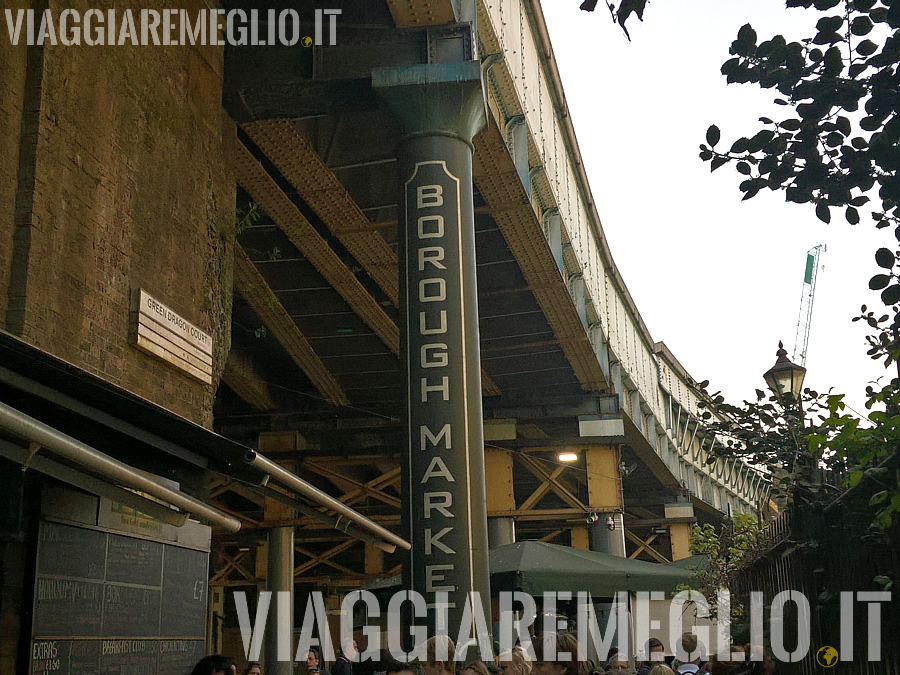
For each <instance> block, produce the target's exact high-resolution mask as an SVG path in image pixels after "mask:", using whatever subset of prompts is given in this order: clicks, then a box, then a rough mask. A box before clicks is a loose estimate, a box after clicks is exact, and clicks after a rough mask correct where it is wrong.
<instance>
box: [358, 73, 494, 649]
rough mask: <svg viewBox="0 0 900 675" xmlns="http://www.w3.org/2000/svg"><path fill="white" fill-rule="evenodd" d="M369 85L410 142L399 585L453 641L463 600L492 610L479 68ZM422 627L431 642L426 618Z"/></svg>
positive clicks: (403, 222) (401, 76) (382, 78)
mask: <svg viewBox="0 0 900 675" xmlns="http://www.w3.org/2000/svg"><path fill="white" fill-rule="evenodd" d="M373 85H374V87H375V88H376V91H378V92H379V93H380V94H381V95H382V96H383V97H384V98H385V99H386V100H387V101H388V102H389V103H390V105H391V106H392V108H393V109H394V111H395V112H396V113H397V114H398V116H399V117H400V118H401V120H402V121H403V123H404V125H405V131H406V133H407V135H406V136H405V138H404V139H403V141H402V142H401V145H400V147H399V149H398V159H399V163H398V165H399V171H400V174H399V177H400V186H401V194H400V196H399V203H400V217H399V228H400V232H399V240H400V254H399V259H400V296H401V297H400V308H401V327H400V328H401V336H402V339H401V351H400V360H401V363H402V366H403V369H404V376H405V380H406V383H407V405H406V434H407V439H406V440H407V443H406V453H407V457H406V460H405V462H404V464H405V466H404V504H403V508H404V519H405V523H406V526H407V527H408V528H409V529H408V532H409V538H410V542H411V543H412V545H413V548H412V551H411V553H410V560H409V564H408V565H406V566H405V570H404V581H405V584H404V587H405V588H407V589H410V590H413V591H416V592H418V593H420V594H422V595H423V596H424V598H425V601H426V603H427V604H428V605H429V606H433V605H434V603H435V602H437V601H438V600H439V599H440V596H438V595H437V594H438V593H442V592H443V593H447V594H448V598H447V600H448V601H449V611H448V619H449V624H448V626H447V630H448V633H449V634H450V635H451V637H453V638H454V639H455V638H456V637H457V635H458V630H459V626H460V621H461V617H462V612H463V607H464V606H465V603H466V600H467V598H468V597H469V593H470V592H472V591H477V592H478V593H480V595H481V598H482V602H483V606H484V608H485V611H486V613H488V612H489V611H490V600H489V597H490V590H489V578H488V543H487V515H486V508H485V489H484V438H483V429H482V411H481V365H480V363H481V359H480V354H479V339H478V304H477V298H476V281H475V214H474V209H473V203H472V199H473V191H472V153H473V146H472V138H473V137H474V135H475V134H476V133H477V132H478V131H479V130H480V129H481V127H482V126H483V124H484V120H485V99H484V91H483V88H482V80H481V65H480V63H479V62H478V61H474V60H471V61H461V62H457V63H430V64H421V65H413V66H406V67H399V68H385V69H380V70H377V71H375V72H374V73H373ZM416 623H417V624H420V625H421V624H422V623H424V622H423V621H421V620H419V621H417V622H416ZM487 624H488V626H490V616H489V614H488V618H487ZM428 626H429V629H430V631H432V632H433V631H434V628H435V623H434V614H433V612H430V613H429V620H428ZM473 634H474V630H473Z"/></svg>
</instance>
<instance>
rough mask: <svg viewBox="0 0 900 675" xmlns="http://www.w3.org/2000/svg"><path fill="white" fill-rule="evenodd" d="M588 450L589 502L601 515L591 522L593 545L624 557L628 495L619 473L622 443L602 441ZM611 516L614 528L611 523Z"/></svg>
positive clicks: (602, 550)
mask: <svg viewBox="0 0 900 675" xmlns="http://www.w3.org/2000/svg"><path fill="white" fill-rule="evenodd" d="M584 453H585V469H586V471H587V483H588V506H590V507H591V510H592V511H593V512H594V513H595V514H596V515H597V520H596V521H595V522H594V523H592V524H591V535H590V539H591V549H592V550H594V551H600V552H601V553H609V554H610V555H615V556H618V557H620V558H624V557H625V526H624V523H623V521H622V512H623V510H624V508H625V499H624V497H623V495H622V477H621V474H620V473H619V461H620V454H619V447H618V446H616V445H598V446H594V447H592V448H588V449H587V450H585V451H584ZM610 519H612V529H610V527H609V522H610Z"/></svg>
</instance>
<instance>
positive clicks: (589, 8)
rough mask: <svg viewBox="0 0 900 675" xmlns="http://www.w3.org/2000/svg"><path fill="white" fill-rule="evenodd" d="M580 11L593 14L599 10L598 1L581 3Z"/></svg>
mask: <svg viewBox="0 0 900 675" xmlns="http://www.w3.org/2000/svg"><path fill="white" fill-rule="evenodd" d="M579 9H582V10H584V11H585V12H593V11H594V10H595V9H597V0H584V2H582V3H581V7H579Z"/></svg>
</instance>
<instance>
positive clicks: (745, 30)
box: [737, 23, 756, 46]
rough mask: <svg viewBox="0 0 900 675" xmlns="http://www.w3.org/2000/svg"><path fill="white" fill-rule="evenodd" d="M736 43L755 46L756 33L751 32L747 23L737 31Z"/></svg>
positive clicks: (750, 27)
mask: <svg viewBox="0 0 900 675" xmlns="http://www.w3.org/2000/svg"><path fill="white" fill-rule="evenodd" d="M737 39H738V42H740V43H741V44H743V45H748V46H750V45H755V44H756V31H755V30H753V26H751V25H750V24H749V23H745V24H744V25H743V26H741V29H740V30H739V31H738V36H737Z"/></svg>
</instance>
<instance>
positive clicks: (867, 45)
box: [856, 40, 878, 56]
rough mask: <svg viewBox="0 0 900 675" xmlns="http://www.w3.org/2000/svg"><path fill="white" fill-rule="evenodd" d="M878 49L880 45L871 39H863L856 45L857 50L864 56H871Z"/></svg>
mask: <svg viewBox="0 0 900 675" xmlns="http://www.w3.org/2000/svg"><path fill="white" fill-rule="evenodd" d="M877 51H878V45H876V44H875V43H874V42H872V41H871V40H863V41H862V42H860V43H859V44H858V45H856V52H857V53H858V54H861V55H862V56H871V55H872V54H874V53H875V52H877Z"/></svg>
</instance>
